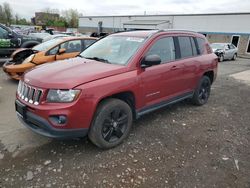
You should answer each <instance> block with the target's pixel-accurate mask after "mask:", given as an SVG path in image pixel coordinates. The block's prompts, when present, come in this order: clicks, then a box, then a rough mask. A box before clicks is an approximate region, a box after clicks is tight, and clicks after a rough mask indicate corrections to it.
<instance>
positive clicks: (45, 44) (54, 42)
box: [32, 38, 63, 51]
mask: <svg viewBox="0 0 250 188" xmlns="http://www.w3.org/2000/svg"><path fill="white" fill-rule="evenodd" d="M62 41H63V40H62V39H61V38H56V39H52V40H49V41H46V42H43V43H41V44H38V45H36V46H34V47H33V48H32V49H33V50H37V51H45V50H48V49H50V48H52V47H53V46H55V45H57V44H58V43H60V42H62Z"/></svg>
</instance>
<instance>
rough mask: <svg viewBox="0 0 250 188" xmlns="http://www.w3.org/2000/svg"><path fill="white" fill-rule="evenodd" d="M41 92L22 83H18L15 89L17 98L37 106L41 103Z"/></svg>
mask: <svg viewBox="0 0 250 188" xmlns="http://www.w3.org/2000/svg"><path fill="white" fill-rule="evenodd" d="M42 93H43V90H42V89H39V88H36V87H33V86H29V85H27V84H26V83H24V82H23V81H20V82H19V84H18V88H17V94H18V96H19V97H20V98H21V99H22V100H24V101H26V102H29V103H31V104H35V105H38V104H39V103H40V102H41V97H42Z"/></svg>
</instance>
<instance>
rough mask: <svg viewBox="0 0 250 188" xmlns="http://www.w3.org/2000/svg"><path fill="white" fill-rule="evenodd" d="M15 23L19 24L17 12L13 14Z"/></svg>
mask: <svg viewBox="0 0 250 188" xmlns="http://www.w3.org/2000/svg"><path fill="white" fill-rule="evenodd" d="M15 23H16V24H19V16H18V14H15Z"/></svg>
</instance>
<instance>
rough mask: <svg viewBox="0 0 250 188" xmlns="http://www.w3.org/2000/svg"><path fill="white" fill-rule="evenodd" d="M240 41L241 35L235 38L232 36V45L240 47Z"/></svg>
mask: <svg viewBox="0 0 250 188" xmlns="http://www.w3.org/2000/svg"><path fill="white" fill-rule="evenodd" d="M239 41H240V36H239V35H233V36H232V41H231V43H232V44H233V45H234V46H236V47H238V45H239Z"/></svg>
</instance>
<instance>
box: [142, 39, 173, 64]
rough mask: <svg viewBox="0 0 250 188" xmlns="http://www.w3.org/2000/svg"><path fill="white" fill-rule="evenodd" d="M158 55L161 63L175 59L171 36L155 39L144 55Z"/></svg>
mask: <svg viewBox="0 0 250 188" xmlns="http://www.w3.org/2000/svg"><path fill="white" fill-rule="evenodd" d="M153 54H156V55H159V56H160V58H161V63H167V62H170V61H172V60H174V59H175V47H174V40H173V37H166V38H161V39H159V40H157V41H156V42H155V43H154V44H153V46H152V47H151V48H150V49H149V51H148V52H147V54H146V55H153Z"/></svg>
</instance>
